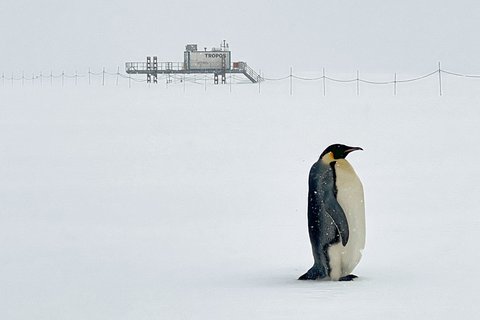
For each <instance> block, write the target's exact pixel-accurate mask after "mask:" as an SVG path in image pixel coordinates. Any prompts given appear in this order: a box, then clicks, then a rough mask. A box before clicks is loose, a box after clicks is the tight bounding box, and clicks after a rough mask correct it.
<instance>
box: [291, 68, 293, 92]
mask: <svg viewBox="0 0 480 320" xmlns="http://www.w3.org/2000/svg"><path fill="white" fill-rule="evenodd" d="M292 80H293V77H292V67H290V95H293V81H292Z"/></svg>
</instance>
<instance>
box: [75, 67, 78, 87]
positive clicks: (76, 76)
mask: <svg viewBox="0 0 480 320" xmlns="http://www.w3.org/2000/svg"><path fill="white" fill-rule="evenodd" d="M77 84H78V72H77V70H75V86H77Z"/></svg>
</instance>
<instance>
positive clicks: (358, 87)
mask: <svg viewBox="0 0 480 320" xmlns="http://www.w3.org/2000/svg"><path fill="white" fill-rule="evenodd" d="M359 95H360V83H359V71H358V70H357V96H359Z"/></svg>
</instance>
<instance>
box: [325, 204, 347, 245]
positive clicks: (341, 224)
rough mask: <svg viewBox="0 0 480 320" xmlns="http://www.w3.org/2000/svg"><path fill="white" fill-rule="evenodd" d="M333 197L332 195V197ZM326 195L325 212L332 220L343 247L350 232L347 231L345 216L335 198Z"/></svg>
mask: <svg viewBox="0 0 480 320" xmlns="http://www.w3.org/2000/svg"><path fill="white" fill-rule="evenodd" d="M332 196H333V195H332ZM332 196H330V195H328V198H326V201H325V211H326V212H327V214H328V215H329V216H330V217H331V218H332V220H333V222H334V223H335V226H336V227H337V229H338V232H339V233H340V236H341V238H342V244H343V246H345V245H346V244H347V242H348V238H349V236H350V232H349V229H348V222H347V216H346V215H345V212H344V211H343V209H342V207H341V206H340V204H339V203H338V201H337V199H336V198H335V197H332Z"/></svg>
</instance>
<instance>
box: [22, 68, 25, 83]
mask: <svg viewBox="0 0 480 320" xmlns="http://www.w3.org/2000/svg"><path fill="white" fill-rule="evenodd" d="M24 85H25V72H24V71H22V87H23V86H24Z"/></svg>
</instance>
